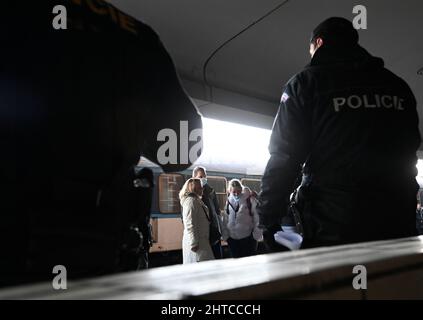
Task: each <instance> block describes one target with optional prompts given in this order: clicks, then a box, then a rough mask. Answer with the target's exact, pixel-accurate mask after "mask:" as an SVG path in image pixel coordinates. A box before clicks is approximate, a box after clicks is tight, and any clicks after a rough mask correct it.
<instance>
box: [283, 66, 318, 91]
mask: <svg viewBox="0 0 423 320" xmlns="http://www.w3.org/2000/svg"><path fill="white" fill-rule="evenodd" d="M314 85H315V77H314V75H313V72H312V71H311V70H310V69H308V68H306V69H304V70H302V71H300V72H298V73H297V74H295V75H294V76H292V77H291V78H290V79H289V80H288V82H287V83H286V85H285V89H284V92H287V93H288V94H290V95H299V94H301V95H303V94H304V92H307V91H309V90H311V89H312V88H313V86H314ZM310 92H311V91H310Z"/></svg>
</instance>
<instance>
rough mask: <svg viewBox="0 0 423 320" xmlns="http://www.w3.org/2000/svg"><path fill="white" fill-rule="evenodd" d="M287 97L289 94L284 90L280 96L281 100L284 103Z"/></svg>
mask: <svg viewBox="0 0 423 320" xmlns="http://www.w3.org/2000/svg"><path fill="white" fill-rule="evenodd" d="M288 99H289V95H288V94H287V93H286V92H284V93H283V94H282V97H281V102H283V103H285V102H286V100H288Z"/></svg>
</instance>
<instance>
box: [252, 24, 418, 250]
mask: <svg viewBox="0 0 423 320" xmlns="http://www.w3.org/2000/svg"><path fill="white" fill-rule="evenodd" d="M358 40H359V35H358V32H357V30H356V29H354V27H353V25H352V23H351V22H350V21H348V20H346V19H344V18H339V17H332V18H329V19H327V20H325V21H323V22H322V23H321V24H319V25H318V26H317V27H316V28H315V29H314V31H313V33H312V36H311V39H310V55H311V57H312V58H311V62H310V63H309V65H307V66H306V67H305V68H304V70H302V71H301V72H299V73H298V74H296V75H295V76H294V77H292V78H291V79H290V80H289V81H288V83H287V84H286V86H285V87H284V90H283V93H282V97H281V101H280V106H279V110H278V113H277V115H276V119H275V121H274V125H273V129H272V134H271V139H270V145H269V151H270V155H271V157H270V159H269V161H268V163H267V166H266V169H265V172H264V175H263V177H262V183H261V192H260V201H261V204H260V206H259V208H258V210H259V215H260V225H261V227H262V228H263V229H264V237H265V243H266V244H267V247H268V249H269V251H278V250H279V249H280V247H279V246H278V245H277V243H275V240H274V234H275V232H277V231H278V230H280V228H281V224H282V223H283V222H284V221H283V220H284V219H285V217H286V216H287V215H288V201H289V195H290V194H291V192H292V191H293V187H294V182H295V180H296V179H297V177H298V176H299V175H300V173H301V168H302V167H303V170H302V175H303V179H302V183H301V186H300V188H299V189H298V190H299V194H298V200H299V202H298V203H297V205H298V208H299V211H300V213H301V215H300V216H301V224H302V227H303V230H304V242H303V247H304V248H307V247H316V246H324V245H338V244H345V243H353V242H362V241H372V240H382V239H390V238H399V237H407V236H413V235H416V192H417V190H418V184H417V182H416V179H415V176H416V174H417V169H416V163H417V157H416V151H417V149H418V147H419V146H420V141H421V138H420V133H419V129H418V115H417V111H416V99H415V97H414V95H413V93H412V91H411V90H410V88H409V86H408V85H407V83H406V82H405V81H404V80H403V79H401V78H400V77H398V76H396V75H395V74H393V73H392V72H390V71H389V70H387V69H386V68H385V67H384V62H383V60H382V59H381V58H377V57H374V56H372V55H371V54H370V53H369V52H367V51H366V50H365V49H364V48H363V47H361V46H360V45H359V44H358ZM380 203H387V206H386V207H384V209H383V210H381V209H380Z"/></svg>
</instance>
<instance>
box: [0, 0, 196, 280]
mask: <svg viewBox="0 0 423 320" xmlns="http://www.w3.org/2000/svg"><path fill="white" fill-rule="evenodd" d="M23 5H24V6H25V10H22V6H23ZM55 5H64V6H65V7H66V9H67V17H68V19H67V20H68V29H66V30H55V29H53V26H52V21H53V18H54V17H55V14H52V9H53V7H54V6H55ZM6 11H7V13H6ZM1 17H2V19H0V24H1V25H0V26H1V28H0V36H1V37H0V38H1V39H2V50H0V106H1V109H0V119H1V121H2V125H1V130H2V133H1V141H2V157H0V158H1V160H0V176H1V178H0V183H1V186H2V188H1V189H2V193H1V197H2V198H1V201H0V212H1V213H2V217H1V222H0V235H1V239H0V240H1V241H0V243H1V245H2V250H1V252H2V255H3V258H2V263H1V264H0V269H1V270H0V271H1V272H0V274H1V276H2V278H1V279H0V286H1V285H2V280H5V281H8V282H9V283H15V282H16V281H24V279H25V277H26V276H27V277H28V280H31V281H33V280H36V279H38V278H39V279H45V278H47V279H50V278H51V276H52V268H53V266H54V265H57V264H63V265H65V266H66V267H67V271H68V276H69V277H81V276H92V275H96V274H101V273H108V272H111V271H113V270H114V268H115V264H116V260H117V250H118V247H119V245H118V243H119V241H120V240H119V238H120V231H121V230H123V229H125V227H126V226H127V225H128V223H129V222H130V221H131V218H130V217H129V216H128V212H127V211H128V210H127V209H128V208H127V204H128V197H129V196H130V195H129V194H128V192H127V191H128V189H130V188H131V187H133V185H132V184H133V179H132V180H129V175H128V172H129V169H130V168H131V167H133V166H134V165H136V164H137V163H138V160H139V158H140V156H141V155H143V156H145V157H146V158H148V159H150V160H152V161H154V162H156V163H157V162H158V159H157V151H158V149H159V148H160V146H162V145H163V143H164V142H163V141H159V140H158V138H157V135H158V132H159V131H160V130H162V129H165V128H170V129H173V130H174V131H176V132H178V133H179V130H180V121H188V125H189V128H188V130H189V131H191V130H193V129H194V128H201V118H200V116H199V114H198V113H197V111H196V109H195V107H194V105H193V104H192V102H191V100H190V99H189V97H188V96H187V94H186V93H185V91H184V90H183V88H182V87H181V84H180V81H179V79H178V76H177V74H176V70H175V67H174V65H173V62H172V60H171V58H170V56H169V54H168V53H167V51H166V50H165V48H164V47H163V45H162V43H161V41H160V39H159V37H158V35H157V34H156V33H155V32H154V31H153V30H152V29H151V28H150V27H148V26H147V25H145V24H143V23H141V22H139V21H136V20H135V19H133V18H132V17H129V16H127V15H126V14H124V13H123V12H121V11H119V10H117V9H116V8H115V7H113V6H112V5H110V4H108V3H106V2H103V1H100V0H98V1H86V0H82V1H71V0H63V1H54V0H48V1H29V2H27V1H26V2H25V3H24V4H23V3H22V2H21V1H16V2H14V3H11V4H10V6H9V5H8V10H4V12H2V16H1ZM17 21H25V22H24V23H17ZM190 146H191V142H190V145H189V147H190ZM178 159H179V150H178ZM189 166H190V163H186V164H167V165H163V166H162V167H163V169H164V170H165V171H180V170H184V169H186V168H188V167H189ZM3 246H4V249H3ZM3 283H4V282H3Z"/></svg>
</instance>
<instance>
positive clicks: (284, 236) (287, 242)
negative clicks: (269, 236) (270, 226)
mask: <svg viewBox="0 0 423 320" xmlns="http://www.w3.org/2000/svg"><path fill="white" fill-rule="evenodd" d="M283 229H285V231H278V232H276V233H275V234H274V237H275V241H276V242H277V243H279V244H281V245H283V246H284V247H287V248H288V249H289V250H298V249H299V248H300V247H301V243H302V242H303V237H302V236H301V235H299V234H298V233H296V232H294V231H292V230H289V229H287V228H285V227H283Z"/></svg>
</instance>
